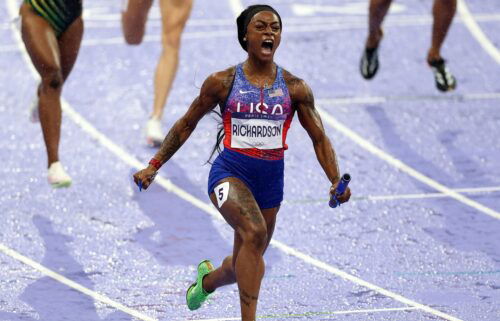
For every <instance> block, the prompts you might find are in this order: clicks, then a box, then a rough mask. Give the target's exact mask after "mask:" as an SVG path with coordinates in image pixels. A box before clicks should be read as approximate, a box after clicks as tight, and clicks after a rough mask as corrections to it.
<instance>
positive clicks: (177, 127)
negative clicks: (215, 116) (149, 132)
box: [134, 74, 224, 189]
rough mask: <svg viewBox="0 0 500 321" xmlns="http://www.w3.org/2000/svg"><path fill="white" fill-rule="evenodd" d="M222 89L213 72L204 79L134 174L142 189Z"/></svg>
mask: <svg viewBox="0 0 500 321" xmlns="http://www.w3.org/2000/svg"><path fill="white" fill-rule="evenodd" d="M223 90H224V84H223V82H222V81H221V78H220V76H219V75H217V74H213V75H211V76H209V77H208V78H207V79H206V80H205V82H204V83H203V85H202V87H201V90H200V94H199V96H198V97H196V98H195V100H194V101H193V102H192V103H191V106H190V107H189V109H188V110H187V112H186V113H185V114H184V116H182V117H181V118H180V119H179V120H177V122H176V123H175V124H174V125H173V126H172V128H171V129H170V131H169V132H168V134H167V136H166V137H165V139H164V140H163V142H162V144H161V147H160V149H159V150H158V152H157V153H156V154H155V156H154V157H153V159H152V160H151V162H150V163H149V166H148V167H147V168H145V169H143V170H141V171H139V172H137V173H136V174H134V181H135V182H136V184H138V185H139V186H141V187H142V188H144V189H146V188H148V186H149V185H150V184H151V182H152V180H153V179H154V177H155V175H156V172H157V171H158V169H159V168H160V166H161V165H163V164H164V163H165V162H167V161H168V160H169V159H170V158H171V157H172V156H173V155H174V154H175V153H176V152H177V150H179V148H180V147H181V146H182V145H183V144H184V142H186V140H187V139H188V138H189V136H190V135H191V133H192V132H193V130H194V129H195V128H196V125H197V124H198V122H199V121H200V119H201V118H202V117H203V116H204V115H205V114H206V113H208V112H209V111H211V110H212V109H213V108H214V107H215V106H216V105H217V104H218V103H219V101H220V97H221V92H222V91H223Z"/></svg>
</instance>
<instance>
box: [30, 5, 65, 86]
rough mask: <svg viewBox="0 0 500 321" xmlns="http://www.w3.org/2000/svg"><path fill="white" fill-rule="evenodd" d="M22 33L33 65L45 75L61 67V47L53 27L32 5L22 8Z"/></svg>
mask: <svg viewBox="0 0 500 321" xmlns="http://www.w3.org/2000/svg"><path fill="white" fill-rule="evenodd" d="M20 13H21V22H22V23H21V33H22V37H23V41H24V44H25V45H26V50H27V51H28V54H29V55H30V57H31V61H32V62H33V65H34V66H35V68H36V69H37V71H38V72H39V73H40V75H42V76H43V75H44V74H45V73H47V72H51V71H53V70H54V69H59V68H60V66H61V62H60V52H59V45H58V42H57V38H56V34H55V31H54V29H53V28H52V26H51V25H50V24H49V23H48V22H47V21H46V20H45V19H44V18H42V17H41V16H39V15H37V14H36V13H35V12H34V11H33V9H32V8H31V6H30V5H28V4H26V3H25V4H23V5H22V7H21V11H20Z"/></svg>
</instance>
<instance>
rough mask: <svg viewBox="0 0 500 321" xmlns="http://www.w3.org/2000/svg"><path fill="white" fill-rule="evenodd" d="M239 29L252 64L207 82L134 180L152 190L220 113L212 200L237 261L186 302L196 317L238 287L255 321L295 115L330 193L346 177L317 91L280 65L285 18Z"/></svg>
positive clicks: (252, 18)
mask: <svg viewBox="0 0 500 321" xmlns="http://www.w3.org/2000/svg"><path fill="white" fill-rule="evenodd" d="M237 26H238V40H239V42H240V44H241V46H242V48H243V49H244V50H246V51H247V52H248V58H247V59H246V61H245V62H243V63H241V64H239V65H237V66H235V67H231V68H228V69H226V70H224V71H220V72H216V73H214V74H212V75H210V76H209V77H208V78H207V79H206V80H205V82H204V83H203V85H202V87H201V90H200V94H199V96H198V97H197V98H196V99H195V100H194V101H193V103H192V104H191V106H190V107H189V109H188V111H187V112H186V114H185V115H184V116H183V117H181V118H180V119H179V120H178V121H177V122H176V123H175V124H174V126H173V127H172V128H171V129H170V131H169V133H168V134H167V136H166V137H165V140H164V141H163V143H162V145H161V148H160V150H159V151H158V152H157V153H156V155H155V156H154V158H152V159H151V161H150V162H149V166H148V167H147V168H145V169H143V170H141V171H139V172H137V173H136V174H135V175H134V181H135V183H136V184H138V185H139V186H142V187H143V188H145V189H146V188H147V187H148V186H149V185H150V184H151V182H152V181H153V179H154V177H155V175H156V173H157V171H158V169H159V168H160V166H161V165H162V164H164V163H165V162H166V161H168V160H169V159H170V158H171V157H172V155H174V153H175V152H176V151H177V150H178V149H179V148H180V147H181V146H182V144H184V142H185V141H186V140H187V139H188V137H189V135H190V134H191V133H192V131H193V130H194V128H195V127H196V124H197V123H198V121H199V120H200V119H201V118H202V117H203V116H204V115H206V114H207V113H209V112H210V111H211V110H212V109H213V108H214V107H216V106H217V105H219V106H220V108H221V115H222V122H223V126H224V133H225V137H224V138H223V144H224V150H223V151H222V152H221V153H220V154H219V155H218V157H217V158H216V159H215V161H214V163H213V165H212V168H211V170H210V175H209V179H208V194H209V196H210V200H211V201H212V203H213V204H214V206H215V207H216V208H217V209H218V210H219V212H220V213H221V214H222V216H223V217H224V219H225V220H226V222H227V223H228V224H229V225H230V226H231V227H232V228H233V229H234V247H233V253H232V255H230V256H228V257H226V258H225V259H224V260H223V262H222V264H221V266H220V267H218V268H217V269H214V267H213V265H212V263H211V262H210V261H208V260H204V261H202V262H201V263H200V264H199V265H198V276H197V279H196V282H195V283H193V284H192V285H191V286H190V287H189V288H188V290H187V293H186V300H187V305H188V308H189V309H191V310H196V309H198V308H199V307H200V306H201V304H202V303H203V302H204V301H205V300H206V298H207V297H208V296H209V294H210V293H212V292H214V291H215V289H217V288H219V287H221V286H223V285H227V284H232V283H235V282H236V283H237V284H238V289H239V294H240V305H241V316H242V320H243V321H254V320H255V317H256V309H257V300H258V297H259V290H260V285H261V280H262V277H263V276H264V269H265V267H264V260H263V254H264V252H265V251H266V248H267V246H268V245H269V242H270V241H271V237H272V235H273V231H274V225H275V222H276V215H277V213H278V210H279V208H280V204H281V201H282V200H283V174H284V173H283V167H284V159H283V157H284V151H285V150H286V149H287V145H286V143H285V140H286V135H287V131H288V129H289V127H290V125H291V122H292V119H293V116H294V114H295V112H296V113H297V115H298V118H299V121H300V123H301V125H302V126H303V127H304V129H305V130H306V131H307V133H308V134H309V136H310V138H311V140H312V142H313V146H314V150H315V152H316V157H317V159H318V161H319V163H320V164H321V166H322V168H323V170H324V172H325V174H326V176H327V178H328V179H329V180H330V182H331V184H332V186H331V188H330V193H334V192H335V190H336V188H337V185H338V182H339V169H338V165H337V159H336V156H335V152H334V150H333V148H332V145H331V144H330V140H329V139H328V137H327V136H326V135H325V131H324V128H323V125H322V122H321V119H320V117H319V115H318V112H317V110H316V109H315V107H314V98H313V94H312V92H311V89H310V88H309V86H308V85H307V84H306V83H305V82H304V81H303V80H301V79H299V78H297V77H295V76H293V75H292V74H291V73H289V72H288V71H286V70H284V69H282V68H281V67H280V66H278V65H276V64H275V63H274V59H273V57H274V53H275V51H276V49H277V48H278V46H279V44H280V40H281V30H282V23H281V18H280V16H279V14H278V13H277V12H276V11H275V10H274V9H273V8H272V7H270V6H267V5H253V6H250V7H248V8H247V9H245V10H244V11H243V12H242V13H241V14H240V16H239V17H238V19H237ZM216 146H218V143H217V145H216ZM350 195H351V192H350V190H349V189H347V190H346V191H345V193H344V194H342V195H341V196H340V202H341V203H344V202H347V201H348V200H349V197H350Z"/></svg>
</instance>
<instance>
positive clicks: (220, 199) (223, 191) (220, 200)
mask: <svg viewBox="0 0 500 321" xmlns="http://www.w3.org/2000/svg"><path fill="white" fill-rule="evenodd" d="M214 193H215V197H216V198H217V205H218V206H219V208H221V206H222V205H223V204H224V203H225V202H226V201H227V197H228V196H229V182H224V183H222V184H219V185H217V186H216V187H215V188H214Z"/></svg>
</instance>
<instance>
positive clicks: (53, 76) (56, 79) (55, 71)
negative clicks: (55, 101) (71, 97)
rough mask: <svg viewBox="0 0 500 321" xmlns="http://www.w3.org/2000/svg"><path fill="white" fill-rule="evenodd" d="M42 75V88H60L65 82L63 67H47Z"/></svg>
mask: <svg viewBox="0 0 500 321" xmlns="http://www.w3.org/2000/svg"><path fill="white" fill-rule="evenodd" d="M41 76H42V89H44V90H60V89H61V87H62V84H63V82H64V80H63V76H62V72H61V69H60V68H58V67H55V66H54V67H46V68H45V70H44V72H43V74H42V75H41Z"/></svg>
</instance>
